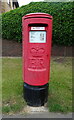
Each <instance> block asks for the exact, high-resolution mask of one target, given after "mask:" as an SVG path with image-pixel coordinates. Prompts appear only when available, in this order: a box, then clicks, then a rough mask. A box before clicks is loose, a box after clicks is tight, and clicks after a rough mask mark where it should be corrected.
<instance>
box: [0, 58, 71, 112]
mask: <svg viewBox="0 0 74 120" xmlns="http://www.w3.org/2000/svg"><path fill="white" fill-rule="evenodd" d="M60 59H61V62H59V60H60ZM2 67H3V69H2V73H3V75H2V76H3V81H2V99H3V105H2V111H3V113H16V112H20V111H22V109H23V108H24V106H25V105H26V102H25V101H24V99H23V92H22V91H23V80H22V60H21V58H3V66H2ZM48 108H49V111H51V112H64V113H65V112H72V61H71V58H52V59H51V71H50V81H49V96H48Z"/></svg>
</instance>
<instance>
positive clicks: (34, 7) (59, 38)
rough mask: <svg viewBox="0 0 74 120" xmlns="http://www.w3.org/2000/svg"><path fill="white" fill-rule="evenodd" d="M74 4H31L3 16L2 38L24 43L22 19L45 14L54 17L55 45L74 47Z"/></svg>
mask: <svg viewBox="0 0 74 120" xmlns="http://www.w3.org/2000/svg"><path fill="white" fill-rule="evenodd" d="M72 4H73V3H72V2H31V3H30V4H28V5H25V6H22V7H19V8H17V9H14V10H11V11H10V12H7V13H3V14H2V37H3V38H4V39H9V40H16V41H18V42H21V41H22V17H23V16H24V15H26V14H28V13H35V12H43V13H48V14H50V15H52V16H53V44H56V45H68V46H70V45H72V24H73V23H72V8H73V6H72Z"/></svg>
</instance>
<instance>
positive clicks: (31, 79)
mask: <svg viewBox="0 0 74 120" xmlns="http://www.w3.org/2000/svg"><path fill="white" fill-rule="evenodd" d="M22 38H23V81H24V98H25V100H26V101H27V104H28V105H30V106H42V105H44V103H45V102H47V97H48V81H49V77H50V74H49V73H50V72H49V71H50V56H51V40H52V16H51V15H49V14H45V13H32V14H28V15H25V16H24V17H23V18H22Z"/></svg>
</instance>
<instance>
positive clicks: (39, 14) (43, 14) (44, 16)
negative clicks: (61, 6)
mask: <svg viewBox="0 0 74 120" xmlns="http://www.w3.org/2000/svg"><path fill="white" fill-rule="evenodd" d="M37 17H39V18H49V19H52V16H51V15H49V14H47V13H30V14H26V15H25V16H23V19H28V18H37Z"/></svg>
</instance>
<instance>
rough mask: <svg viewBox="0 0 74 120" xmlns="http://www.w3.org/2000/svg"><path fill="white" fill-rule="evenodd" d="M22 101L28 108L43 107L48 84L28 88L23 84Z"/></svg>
mask: <svg viewBox="0 0 74 120" xmlns="http://www.w3.org/2000/svg"><path fill="white" fill-rule="evenodd" d="M23 92H24V99H25V100H26V102H27V105H29V106H34V107H38V106H44V104H45V103H46V102H47V98H48V84H46V85H43V86H30V85H28V84H26V83H24V87H23Z"/></svg>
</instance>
